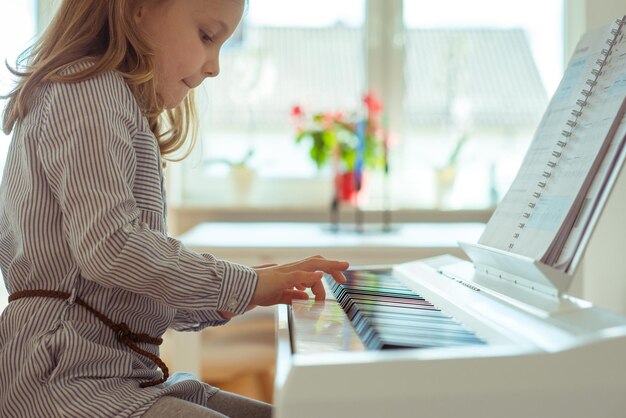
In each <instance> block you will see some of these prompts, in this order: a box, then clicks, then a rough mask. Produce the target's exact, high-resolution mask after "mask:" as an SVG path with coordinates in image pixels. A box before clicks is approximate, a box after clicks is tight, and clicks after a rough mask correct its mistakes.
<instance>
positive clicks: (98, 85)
mask: <svg viewBox="0 0 626 418" xmlns="http://www.w3.org/2000/svg"><path fill="white" fill-rule="evenodd" d="M244 6H245V5H244V0H106V1H102V0H64V1H63V3H62V4H61V6H60V9H59V11H58V13H57V15H56V17H55V18H54V20H53V22H52V23H51V25H50V27H49V28H48V29H47V31H46V32H45V33H44V34H43V36H42V38H41V39H40V40H39V41H38V43H37V44H36V45H35V46H34V47H33V48H32V49H31V50H30V51H29V55H28V60H27V64H26V65H24V66H22V67H21V69H19V71H16V75H17V76H18V77H19V80H18V84H17V86H16V88H15V89H14V90H13V91H12V92H11V93H10V94H9V96H8V104H7V108H6V110H5V113H4V124H3V128H4V131H5V132H7V133H9V132H13V139H12V143H11V147H10V151H9V155H8V159H7V162H6V168H5V172H4V174H3V178H2V184H1V188H0V266H1V267H2V274H3V275H4V279H5V283H6V286H7V288H8V290H9V292H10V293H11V296H10V298H9V301H10V303H9V306H8V307H7V308H6V310H5V311H4V313H3V314H2V317H1V321H0V370H1V371H0V411H1V413H0V415H2V416H3V417H5V416H6V417H21V416H29V417H32V416H39V417H44V416H68V417H70V416H71V417H77V416H82V417H84V416H117V417H129V416H133V417H136V416H142V415H144V414H145V416H146V417H158V416H198V417H200V416H203V417H205V416H206V417H223V416H225V415H226V416H246V417H257V416H258V417H269V416H270V415H271V407H270V406H269V405H266V404H264V403H261V402H256V401H253V400H250V399H247V398H243V397H239V396H236V395H234V394H229V393H226V392H221V391H219V390H218V389H217V388H213V387H210V386H208V385H206V384H204V383H201V382H199V381H197V380H194V379H191V378H188V377H182V376H181V375H175V376H173V377H171V378H169V379H168V372H167V367H166V365H165V364H163V362H162V361H161V360H160V359H159V357H158V355H159V351H158V344H159V343H160V342H161V338H160V336H161V335H162V334H163V333H164V331H165V330H166V329H167V328H168V327H172V328H174V329H177V330H189V331H198V330H200V329H202V328H204V327H207V326H216V325H221V324H224V323H226V322H227V321H228V319H229V318H231V317H233V316H234V315H239V314H242V313H244V312H245V311H246V310H249V309H252V308H253V307H254V306H257V305H264V306H269V305H274V304H277V303H289V302H290V301H291V300H292V299H303V298H307V293H306V291H305V290H306V288H311V291H312V292H313V294H314V295H315V297H316V299H323V298H324V297H325V294H324V288H323V286H322V284H321V280H320V279H321V277H322V275H323V273H322V272H327V273H329V274H331V275H332V276H333V277H334V278H335V280H337V281H339V282H343V281H344V280H345V278H344V277H343V274H342V271H343V270H345V269H347V268H348V264H347V263H345V262H339V261H331V260H326V259H324V258H322V257H319V256H316V257H311V258H309V259H306V260H302V261H298V262H295V263H291V264H287V265H281V266H267V267H258V268H248V267H244V266H241V265H237V264H234V263H230V262H228V261H224V260H219V259H217V258H215V257H213V256H211V255H210V254H197V253H194V252H191V251H189V250H187V249H186V248H185V247H183V246H182V245H181V244H180V242H178V241H176V240H174V239H172V238H170V237H168V236H167V235H166V233H165V229H166V226H165V213H166V209H165V196H164V190H163V177H162V173H161V167H162V162H161V157H167V156H169V155H171V154H172V153H173V152H175V151H177V150H179V149H181V147H182V146H183V145H184V142H185V138H187V137H188V136H189V135H188V133H189V132H190V131H193V129H192V127H193V117H194V112H193V103H192V96H191V94H190V92H191V90H192V89H193V88H195V87H197V86H198V85H200V84H201V83H202V81H203V80H204V79H205V78H206V77H215V76H217V74H218V72H219V59H218V58H219V50H220V47H221V46H222V44H223V43H224V42H225V41H226V39H227V38H228V37H229V36H230V35H231V34H232V33H233V31H234V30H235V28H236V26H237V24H238V23H239V20H240V19H241V16H242V13H243V9H244ZM192 136H193V135H192ZM157 366H158V367H157ZM159 368H160V371H159Z"/></svg>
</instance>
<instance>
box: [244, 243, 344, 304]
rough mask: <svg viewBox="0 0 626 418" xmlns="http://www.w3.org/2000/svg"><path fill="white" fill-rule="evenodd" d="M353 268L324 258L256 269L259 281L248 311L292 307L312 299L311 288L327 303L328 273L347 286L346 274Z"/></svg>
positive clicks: (318, 257)
mask: <svg viewBox="0 0 626 418" xmlns="http://www.w3.org/2000/svg"><path fill="white" fill-rule="evenodd" d="M348 267H349V264H348V263H347V262H345V261H334V260H327V259H325V258H324V257H322V256H319V255H318V256H315V257H309V258H306V259H304V260H300V261H296V262H294V263H289V264H282V265H269V266H260V267H256V268H255V270H256V272H257V274H258V277H259V281H258V284H257V287H256V290H255V291H254V295H253V296H252V301H251V303H250V305H249V306H248V309H252V308H253V307H255V306H259V305H260V306H271V305H276V304H278V303H286V304H289V303H291V301H292V300H294V299H304V300H306V299H308V298H309V295H308V293H307V292H305V289H307V288H310V289H311V291H312V292H313V294H314V295H315V300H324V299H325V298H326V292H325V291H324V285H323V284H322V281H321V279H322V277H323V276H324V272H326V273H328V274H330V275H331V276H332V277H333V278H334V279H335V280H336V281H337V282H338V283H345V281H346V278H345V276H344V275H343V273H342V272H343V271H344V270H346V269H347V268H348Z"/></svg>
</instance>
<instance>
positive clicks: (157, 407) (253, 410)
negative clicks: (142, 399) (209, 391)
mask: <svg viewBox="0 0 626 418" xmlns="http://www.w3.org/2000/svg"><path fill="white" fill-rule="evenodd" d="M143 416H144V418H160V417H168V418H169V417H190V418H225V417H230V418H244V417H249V418H271V416H272V405H270V404H267V403H265V402H260V401H257V400H254V399H250V398H246V397H244V396H240V395H237V394H235V393H231V392H225V391H222V390H220V391H218V392H217V393H216V394H215V395H213V396H211V398H209V401H208V402H207V407H204V406H201V405H196V404H195V403H191V402H188V401H184V400H182V399H178V398H174V397H172V396H164V397H162V398H161V399H159V400H158V401H157V402H156V403H155V404H154V405H152V407H151V408H150V409H148V410H147V411H146V413H145V414H144V415H143Z"/></svg>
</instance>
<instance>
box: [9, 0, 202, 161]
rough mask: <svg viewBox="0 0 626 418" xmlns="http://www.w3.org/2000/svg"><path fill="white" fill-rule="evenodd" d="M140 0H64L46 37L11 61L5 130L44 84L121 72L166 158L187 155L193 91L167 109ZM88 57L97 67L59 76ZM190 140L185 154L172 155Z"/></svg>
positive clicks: (193, 133)
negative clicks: (140, 23) (140, 22)
mask: <svg viewBox="0 0 626 418" xmlns="http://www.w3.org/2000/svg"><path fill="white" fill-rule="evenodd" d="M141 1H142V0H106V1H103V0H63V2H62V4H61V5H60V6H59V10H58V12H57V13H56V15H55V17H54V19H53V20H52V22H51V23H50V25H49V26H48V28H47V29H46V31H45V32H44V33H43V35H42V36H41V37H40V38H39V39H38V40H37V42H36V43H35V44H34V45H33V46H31V47H30V48H29V49H27V50H26V51H24V52H23V53H22V55H20V57H19V59H18V61H17V63H16V67H15V69H12V68H11V67H10V66H9V65H8V64H7V66H8V67H9V70H10V71H11V72H12V73H13V74H14V75H15V76H17V77H18V82H17V85H16V87H15V88H14V89H13V90H12V91H11V92H10V93H9V94H8V95H7V96H5V98H6V99H8V102H7V106H6V108H5V111H4V115H3V116H4V117H3V124H2V128H3V131H4V132H5V133H6V134H7V135H8V134H9V133H10V132H11V131H12V130H13V127H14V126H15V124H16V123H17V122H19V121H21V120H23V119H24V118H25V117H26V114H27V113H28V110H29V107H30V106H31V102H32V100H33V97H34V92H35V90H36V89H37V88H38V86H40V85H41V83H46V82H61V83H74V82H79V81H82V80H86V79H89V78H92V77H95V76H97V75H99V74H101V73H104V72H107V71H117V72H118V73H119V74H120V75H121V76H122V77H124V79H125V80H126V83H127V84H128V86H129V88H130V90H131V91H132V93H133V95H134V96H135V98H136V100H137V102H138V103H139V106H140V107H141V109H142V112H143V114H144V115H145V116H146V118H147V119H148V122H149V124H150V129H151V130H152V132H153V133H154V135H155V137H156V138H157V141H158V144H159V149H160V152H161V155H162V156H163V157H164V158H166V157H167V159H168V160H181V159H183V158H185V157H186V156H187V155H188V154H189V152H191V149H192V148H193V144H194V142H195V139H196V132H197V116H196V110H195V103H194V99H193V95H192V94H191V93H190V94H189V95H188V96H187V97H186V98H185V99H184V100H183V102H182V103H181V104H180V105H179V106H177V107H176V108H174V109H171V110H169V109H168V110H165V109H164V106H163V103H162V100H161V99H160V98H159V96H158V95H157V92H156V87H155V83H154V75H155V64H154V54H153V52H152V49H151V47H150V45H149V43H148V42H147V41H146V40H145V39H144V38H143V37H142V35H141V33H140V31H139V29H138V28H137V26H136V24H135V22H134V19H133V16H134V12H135V11H136V10H137V8H138V7H139V5H140V4H141ZM144 1H145V0H144ZM86 60H88V61H89V62H91V63H93V65H90V66H87V67H86V68H85V69H84V70H81V71H77V72H74V73H72V74H69V75H61V71H62V70H63V69H65V68H67V67H69V66H71V65H74V64H76V63H79V62H82V61H86ZM186 143H187V149H186V150H185V151H184V152H183V154H182V156H181V157H179V158H172V154H174V153H176V152H177V151H179V150H181V149H182V148H183V147H184V146H185V144H186Z"/></svg>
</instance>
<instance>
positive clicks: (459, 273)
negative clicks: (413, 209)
mask: <svg viewBox="0 0 626 418" xmlns="http://www.w3.org/2000/svg"><path fill="white" fill-rule="evenodd" d="M348 278H349V280H348V283H347V284H346V286H332V283H331V284H329V282H326V288H327V299H326V301H324V302H314V301H298V302H294V303H293V306H284V305H282V306H280V307H279V310H278V317H277V332H278V358H277V368H276V383H275V395H274V396H275V398H274V402H275V405H276V414H275V417H276V418H287V417H289V418H292V417H298V418H307V417H311V418H313V417H316V418H317V417H325V418H326V417H342V418H349V417H355V418H357V417H359V418H362V417H386V418H391V417H429V416H441V417H464V418H470V417H476V418H478V417H480V418H485V417H494V418H495V417H498V418H501V417H507V418H515V417H520V418H522V417H523V418H528V417H624V416H626V361H624V356H626V318H625V317H624V316H621V315H618V314H615V313H612V312H609V311H606V310H602V309H600V308H596V307H594V306H592V305H591V304H590V303H589V302H586V301H583V300H579V299H576V298H573V297H569V296H567V295H561V296H556V297H554V296H550V295H548V294H545V293H542V292H538V291H535V290H533V289H530V288H528V289H527V288H525V287H524V286H519V285H517V284H515V283H511V282H509V281H508V280H502V279H500V278H499V277H497V276H496V277H494V276H493V274H489V273H488V272H487V273H483V272H481V271H480V269H478V268H475V267H474V264H472V263H471V262H468V261H463V260H460V259H458V258H456V257H453V256H440V257H434V258H430V259H425V260H422V261H416V262H410V263H406V264H399V265H395V266H393V267H392V268H390V269H385V268H380V267H376V268H364V269H361V270H359V269H357V270H355V271H351V272H349V275H348ZM396 281H397V285H396V284H393V283H394V282H396ZM333 287H334V288H335V289H334V291H335V293H334V292H333ZM372 287H378V288H379V295H378V296H372V294H371V292H370V290H371V288H372ZM348 288H349V289H348ZM381 289H382V290H381ZM336 295H337V296H336ZM415 295H417V296H415ZM372 300H375V302H372ZM372 304H375V305H376V304H377V306H374V307H372ZM403 305H406V306H405V307H407V306H408V307H412V308H415V307H417V309H408V310H407V309H405V310H407V311H410V310H413V311H417V313H418V314H417V315H415V316H413V317H410V316H408V315H406V312H403V310H402V308H403ZM346 311H347V312H348V313H349V314H347V313H346ZM349 315H350V316H351V317H352V319H353V320H354V322H352V321H351V320H350V318H349ZM364 319H365V321H363V320H364ZM355 329H358V330H359V332H358V333H357V332H356V331H355ZM411 344H415V345H416V346H417V348H399V347H402V346H405V345H406V346H410V345H411Z"/></svg>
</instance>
